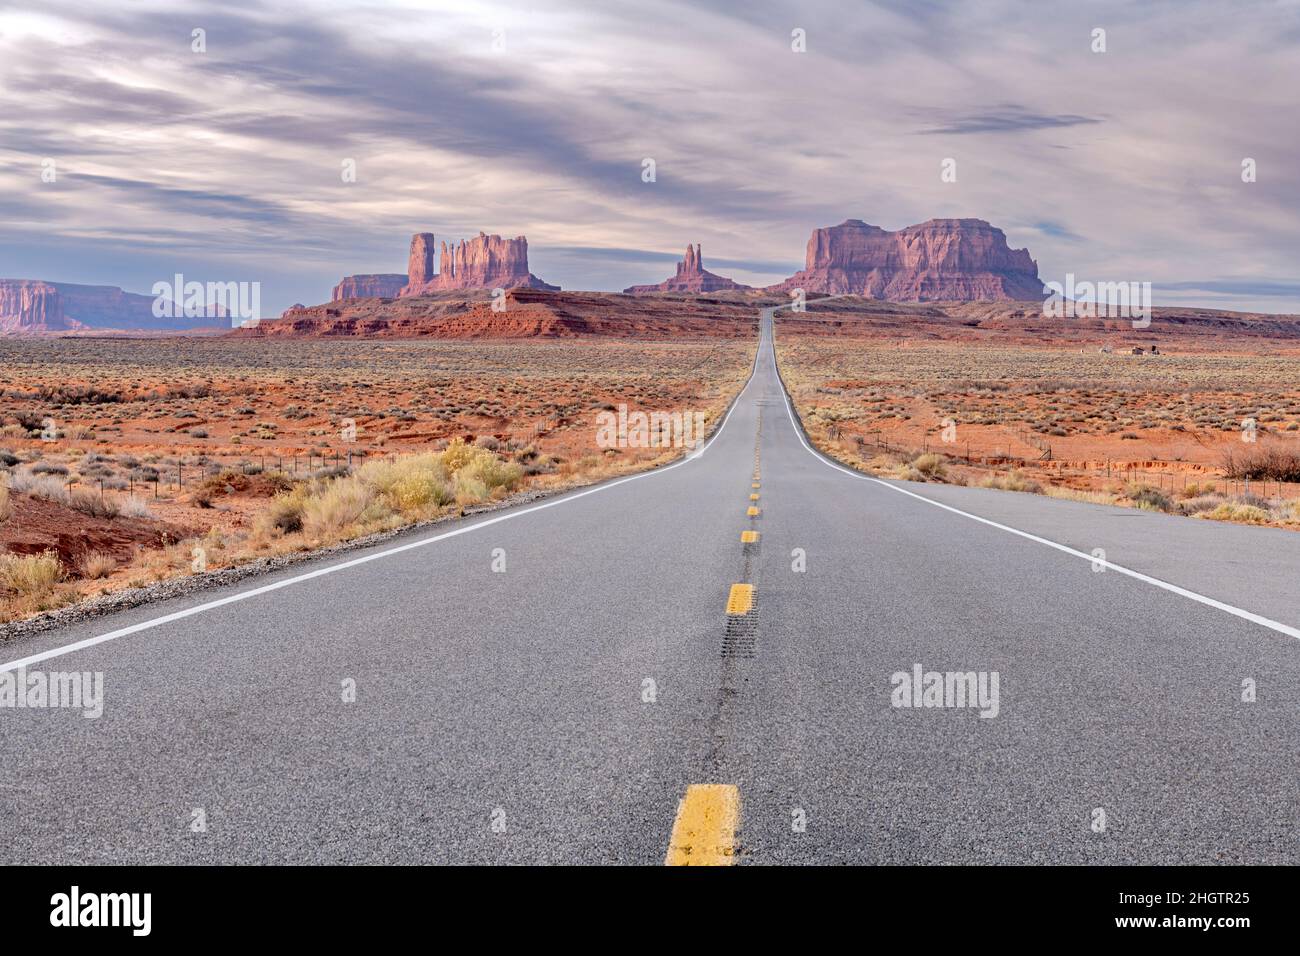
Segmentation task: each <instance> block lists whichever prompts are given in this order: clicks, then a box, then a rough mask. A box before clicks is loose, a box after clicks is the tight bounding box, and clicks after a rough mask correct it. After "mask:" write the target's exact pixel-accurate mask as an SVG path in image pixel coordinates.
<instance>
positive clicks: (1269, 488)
mask: <svg viewBox="0 0 1300 956" xmlns="http://www.w3.org/2000/svg"><path fill="white" fill-rule="evenodd" d="M777 348H778V353H779V357H780V360H781V365H782V370H783V372H784V374H785V378H786V382H787V385H788V386H789V387H790V388H791V391H792V393H793V394H794V397H795V401H796V404H797V405H798V406H799V409H800V412H801V414H802V415H803V416H804V419H805V422H806V423H808V425H809V427H810V430H811V431H813V432H814V434H815V436H817V437H819V438H820V440H821V441H822V442H823V443H825V444H826V445H827V446H828V447H832V448H839V449H842V450H843V451H844V454H845V455H847V456H848V457H849V458H851V459H854V460H857V459H863V458H870V457H871V456H872V455H875V454H877V453H879V452H880V451H881V450H887V451H891V452H894V453H898V452H904V453H908V454H910V453H913V452H918V453H919V452H922V451H925V450H929V451H932V452H938V453H940V454H943V455H946V456H948V457H949V458H950V460H951V461H952V462H953V463H954V464H957V465H962V464H964V463H965V458H966V456H967V455H968V454H969V455H970V456H971V458H972V459H973V460H974V463H975V464H976V465H977V466H981V467H985V466H987V467H990V468H997V467H1008V466H1012V465H1014V466H1016V467H1019V468H1021V469H1022V470H1024V471H1025V472H1026V473H1027V474H1029V475H1030V476H1032V477H1033V478H1037V479H1039V480H1040V481H1042V482H1044V483H1051V484H1055V485H1059V486H1065V487H1069V488H1074V489H1077V490H1081V491H1097V490H1101V489H1104V488H1107V487H1111V486H1113V485H1115V484H1116V483H1123V482H1144V483H1149V484H1151V485H1152V486H1154V487H1157V488H1160V489H1163V490H1164V491H1165V492H1176V493H1177V492H1181V491H1182V489H1183V488H1184V487H1187V486H1194V485H1197V484H1200V485H1202V486H1204V485H1205V484H1207V483H1208V484H1212V485H1213V486H1214V488H1215V490H1217V491H1219V492H1220V493H1223V494H1233V493H1242V492H1246V491H1249V492H1251V493H1252V494H1265V493H1267V495H1269V496H1278V497H1282V498H1287V499H1290V498H1295V497H1297V496H1300V485H1298V484H1295V483H1294V482H1295V479H1291V480H1290V481H1283V482H1282V483H1281V484H1280V485H1279V484H1278V483H1277V482H1276V481H1272V482H1267V481H1256V482H1253V483H1251V484H1250V485H1246V484H1245V483H1243V482H1241V481H1237V482H1232V481H1225V480H1224V479H1225V478H1226V477H1227V475H1226V469H1225V467H1224V465H1225V456H1226V455H1229V454H1235V455H1237V456H1238V457H1240V456H1241V455H1242V453H1243V452H1244V453H1246V454H1250V453H1260V452H1262V451H1264V450H1268V449H1273V450H1278V451H1280V452H1282V453H1283V454H1285V453H1286V452H1287V451H1288V450H1290V451H1291V452H1293V453H1295V454H1300V316H1291V315H1254V314H1243V313H1232V312H1221V311H1214V310H1207V309H1156V310H1154V314H1153V316H1152V321H1151V325H1150V327H1149V328H1145V329H1135V328H1133V326H1132V323H1131V322H1130V321H1129V320H1121V319H1105V320H1098V319H1052V318H1045V317H1044V316H1043V315H1042V312H1041V309H1039V308H1038V307H1037V305H1036V304H1033V303H955V304H926V305H897V304H889V303H880V302H872V301H867V300H861V299H855V298H844V299H837V300H833V301H829V302H820V303H811V304H810V310H809V311H808V312H806V313H804V314H803V315H789V314H787V313H782V315H781V317H779V318H778V324H777ZM1138 349H1140V350H1141V351H1140V353H1137V354H1135V350H1138ZM1247 420H1251V421H1253V422H1254V434H1253V435H1252V436H1250V437H1253V438H1254V439H1255V440H1254V441H1253V442H1243V441H1242V436H1243V429H1244V427H1245V426H1244V423H1245V422H1246V421H1247ZM945 422H951V423H952V429H951V430H950V431H949V432H948V438H949V439H951V440H950V441H947V442H945V439H944V423H945ZM976 477H978V476H976Z"/></svg>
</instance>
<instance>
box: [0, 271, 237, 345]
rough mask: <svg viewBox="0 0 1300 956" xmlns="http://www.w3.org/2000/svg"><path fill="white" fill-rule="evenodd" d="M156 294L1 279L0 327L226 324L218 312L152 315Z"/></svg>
mask: <svg viewBox="0 0 1300 956" xmlns="http://www.w3.org/2000/svg"><path fill="white" fill-rule="evenodd" d="M155 301H156V299H155V297H154V296H152V295H141V294H139V293H136V292H124V291H123V290H122V289H119V288H118V287H117V286H114V285H78V284H76V283H72V282H46V281H43V280H41V279H0V332H12V333H26V332H67V331H72V330H81V329H85V328H94V329H118V330H136V329H139V330H153V331H157V330H164V329H191V328H200V327H203V326H215V325H222V324H224V321H225V320H224V319H223V318H220V317H216V316H213V317H206V316H199V317H188V316H182V317H179V318H177V317H173V316H171V315H163V316H162V317H159V316H156V315H154V304H155Z"/></svg>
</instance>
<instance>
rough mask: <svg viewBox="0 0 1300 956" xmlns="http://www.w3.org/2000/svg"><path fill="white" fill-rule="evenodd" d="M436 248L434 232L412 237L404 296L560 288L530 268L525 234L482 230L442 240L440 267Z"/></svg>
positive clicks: (439, 258)
mask: <svg viewBox="0 0 1300 956" xmlns="http://www.w3.org/2000/svg"><path fill="white" fill-rule="evenodd" d="M434 252H435V247H434V236H433V233H431V232H417V233H416V234H415V235H414V236H412V237H411V255H410V259H409V261H408V264H407V270H406V274H407V283H406V286H405V287H404V288H403V289H402V290H401V292H400V293H399V294H400V295H401V296H412V295H424V294H426V293H430V292H442V291H444V290H447V289H517V288H521V287H522V288H527V289H544V290H547V291H551V292H558V291H559V290H560V287H559V286H557V285H549V284H548V283H546V282H543V281H542V280H541V279H539V278H537V276H535V275H533V274H532V273H531V272H529V271H528V240H527V239H526V238H524V237H523V236H516V237H515V238H513V239H503V238H502V237H501V236H489V235H486V234H484V233H481V232H480V233H479V234H478V235H477V236H476V237H475V238H473V239H465V240H462V241H461V242H453V243H452V244H451V247H450V248H448V246H447V243H446V242H445V241H444V242H443V243H442V247H441V250H440V251H439V256H438V271H437V272H435V271H434V268H433V255H434Z"/></svg>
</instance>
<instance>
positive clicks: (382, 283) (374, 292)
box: [330, 272, 407, 302]
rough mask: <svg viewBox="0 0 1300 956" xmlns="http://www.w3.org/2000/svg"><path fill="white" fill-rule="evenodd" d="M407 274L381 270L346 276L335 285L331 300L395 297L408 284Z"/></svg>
mask: <svg viewBox="0 0 1300 956" xmlns="http://www.w3.org/2000/svg"><path fill="white" fill-rule="evenodd" d="M406 281H407V280H406V274H405V273H401V272H381V273H378V274H374V275H356V276H344V277H343V281H342V282H340V283H339V284H338V285H336V286H335V287H334V293H333V295H332V296H331V297H330V301H331V302H341V301H342V300H343V299H395V298H397V296H398V295H399V294H400V293H401V291H402V289H403V288H405V286H406Z"/></svg>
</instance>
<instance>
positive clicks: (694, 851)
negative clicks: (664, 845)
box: [664, 783, 740, 866]
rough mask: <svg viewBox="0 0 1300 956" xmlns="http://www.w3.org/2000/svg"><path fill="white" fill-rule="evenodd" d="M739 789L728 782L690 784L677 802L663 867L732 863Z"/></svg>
mask: <svg viewBox="0 0 1300 956" xmlns="http://www.w3.org/2000/svg"><path fill="white" fill-rule="evenodd" d="M739 822H740V791H739V790H738V789H736V787H735V786H733V785H732V784H728V783H693V784H691V785H690V786H689V787H687V788H686V796H684V797H682V801H681V803H679V804H678V805H677V819H676V820H674V821H673V835H672V837H671V839H670V841H669V843H668V856H667V857H666V858H665V859H664V865H665V866H731V865H732V864H733V863H734V862H735V852H736V826H737V824H738V823H739Z"/></svg>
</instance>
